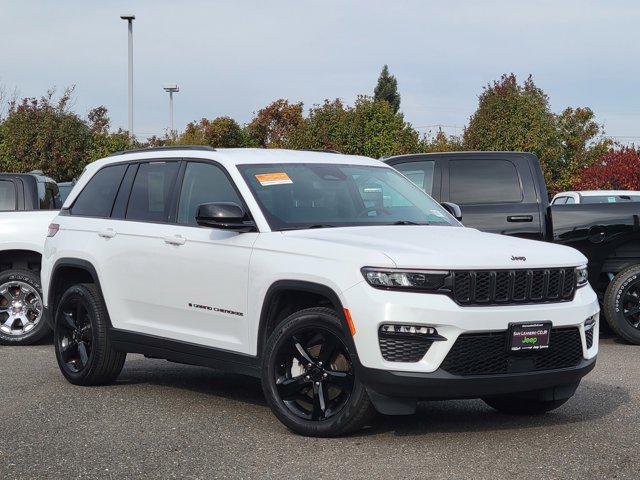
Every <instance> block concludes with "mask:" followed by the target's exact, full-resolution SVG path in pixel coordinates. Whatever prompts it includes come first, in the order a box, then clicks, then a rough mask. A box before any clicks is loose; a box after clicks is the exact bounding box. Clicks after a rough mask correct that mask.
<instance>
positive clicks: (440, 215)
mask: <svg viewBox="0 0 640 480" xmlns="http://www.w3.org/2000/svg"><path fill="white" fill-rule="evenodd" d="M431 213H433V214H434V215H435V216H436V217H440V218H447V217H445V215H444V213H442V212H441V211H440V210H431Z"/></svg>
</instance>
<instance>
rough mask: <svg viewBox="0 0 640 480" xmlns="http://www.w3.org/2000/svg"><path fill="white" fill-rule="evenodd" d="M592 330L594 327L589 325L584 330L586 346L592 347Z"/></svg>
mask: <svg viewBox="0 0 640 480" xmlns="http://www.w3.org/2000/svg"><path fill="white" fill-rule="evenodd" d="M594 330H595V328H594V327H591V328H590V329H589V330H587V331H585V332H584V335H585V337H586V340H587V348H591V347H593V331H594Z"/></svg>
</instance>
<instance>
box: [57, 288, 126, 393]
mask: <svg viewBox="0 0 640 480" xmlns="http://www.w3.org/2000/svg"><path fill="white" fill-rule="evenodd" d="M107 327H108V314H107V309H106V307H105V305H104V301H103V299H102V295H101V294H100V292H99V291H98V289H97V288H96V286H95V285H93V284H81V285H74V286H73V287H71V288H69V289H68V290H67V291H66V292H65V293H64V295H63V296H62V298H61V299H60V302H59V304H58V308H57V311H56V317H55V331H54V343H55V351H56V358H57V360H58V365H59V367H60V370H61V371H62V374H63V375H64V376H65V377H66V379H67V380H69V382H71V383H73V384H76V385H101V384H106V383H110V382H112V381H113V380H115V379H116V377H117V376H118V374H119V373H120V371H121V370H122V367H123V365H124V361H125V358H126V353H123V352H118V351H115V350H114V349H113V347H112V346H111V341H110V339H109V335H108V328H107Z"/></svg>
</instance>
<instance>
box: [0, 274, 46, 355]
mask: <svg viewBox="0 0 640 480" xmlns="http://www.w3.org/2000/svg"><path fill="white" fill-rule="evenodd" d="M49 333H51V330H50V329H49V327H48V326H47V324H46V322H45V321H44V318H43V305H42V287H41V285H40V276H39V275H38V273H37V272H34V271H31V270H7V271H5V272H2V273H1V274H0V345H31V344H32V343H35V342H37V341H38V340H41V339H42V338H44V337H45V336H46V335H48V334H49Z"/></svg>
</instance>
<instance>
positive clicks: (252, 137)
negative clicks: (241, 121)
mask: <svg viewBox="0 0 640 480" xmlns="http://www.w3.org/2000/svg"><path fill="white" fill-rule="evenodd" d="M302 107H303V104H302V102H299V103H289V101H288V100H284V99H279V100H276V101H275V102H273V103H271V104H270V105H268V106H266V107H265V108H263V109H261V110H259V111H258V113H257V114H256V116H255V117H254V118H253V120H251V122H250V123H249V125H247V128H246V134H247V143H248V146H256V147H267V148H288V147H290V146H291V145H292V144H295V143H297V142H296V139H295V136H296V135H299V134H300V129H301V127H302V124H303V122H304V119H303V116H302Z"/></svg>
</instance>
